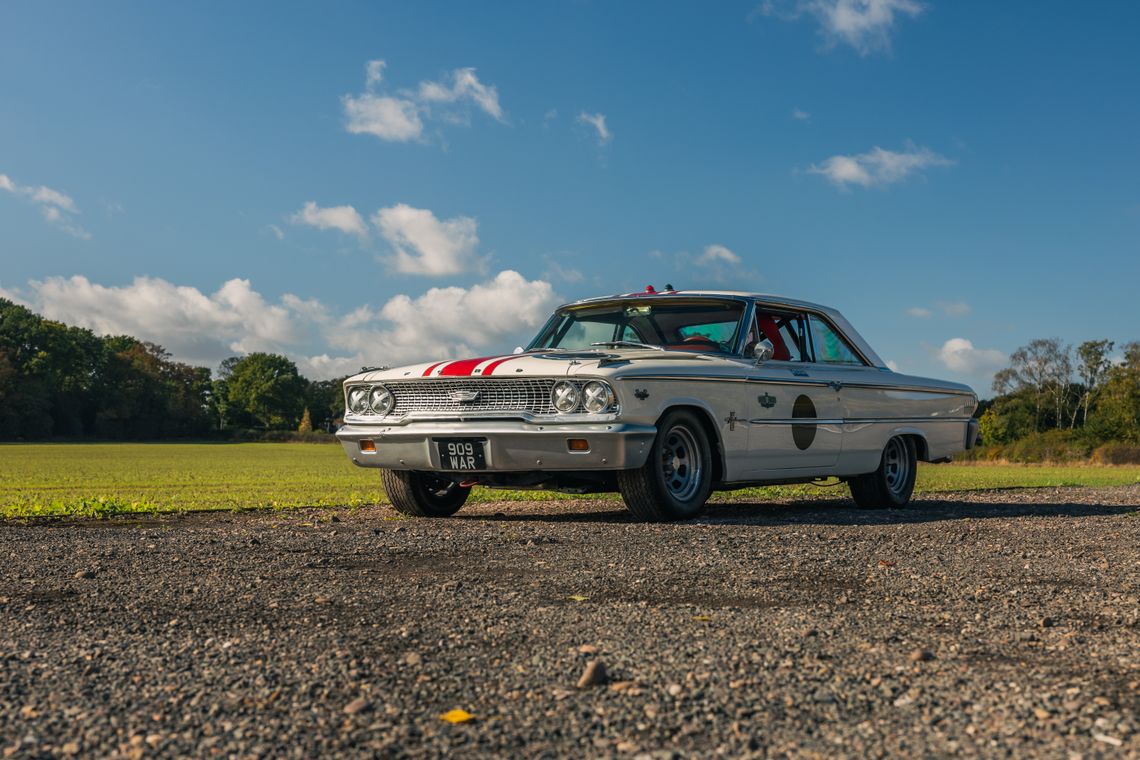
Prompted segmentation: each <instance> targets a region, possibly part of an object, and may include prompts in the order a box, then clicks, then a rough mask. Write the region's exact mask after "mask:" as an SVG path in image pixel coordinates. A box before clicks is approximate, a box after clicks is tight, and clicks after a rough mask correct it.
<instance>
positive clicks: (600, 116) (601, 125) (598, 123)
mask: <svg viewBox="0 0 1140 760" xmlns="http://www.w3.org/2000/svg"><path fill="white" fill-rule="evenodd" d="M578 123H579V124H588V125H589V126H591V127H593V128H594V131H596V132H597V133H598V145H605V144H606V143H608V142H609V141H610V140H612V139H613V133H612V132H610V130H609V127H607V126H606V115H605V114H604V113H586V112H585V111H582V112H581V113H579V114H578Z"/></svg>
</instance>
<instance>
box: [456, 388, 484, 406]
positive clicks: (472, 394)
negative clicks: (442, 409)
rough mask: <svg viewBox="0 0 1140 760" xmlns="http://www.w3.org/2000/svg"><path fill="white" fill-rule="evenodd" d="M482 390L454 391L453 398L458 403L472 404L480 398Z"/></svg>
mask: <svg viewBox="0 0 1140 760" xmlns="http://www.w3.org/2000/svg"><path fill="white" fill-rule="evenodd" d="M480 394H481V391H452V392H451V400H452V401H454V402H455V403H457V404H471V403H474V402H476V401H478V400H479V396H480Z"/></svg>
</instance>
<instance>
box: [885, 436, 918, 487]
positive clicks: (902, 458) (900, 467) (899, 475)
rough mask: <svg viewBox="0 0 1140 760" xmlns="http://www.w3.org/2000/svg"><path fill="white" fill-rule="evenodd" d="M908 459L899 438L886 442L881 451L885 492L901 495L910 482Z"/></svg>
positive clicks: (904, 447) (909, 463)
mask: <svg viewBox="0 0 1140 760" xmlns="http://www.w3.org/2000/svg"><path fill="white" fill-rule="evenodd" d="M910 468H911V462H910V457H908V456H907V450H906V446H905V444H904V443H903V440H902V439H901V438H892V439H891V440H889V441H887V447H886V449H885V450H884V451H883V479H884V480H885V481H886V486H887V490H888V491H890V492H891V493H892V494H894V495H896V496H897V495H899V494H901V493H902V492H903V491H904V490H905V489H906V486H907V483H908V481H909V480H910Z"/></svg>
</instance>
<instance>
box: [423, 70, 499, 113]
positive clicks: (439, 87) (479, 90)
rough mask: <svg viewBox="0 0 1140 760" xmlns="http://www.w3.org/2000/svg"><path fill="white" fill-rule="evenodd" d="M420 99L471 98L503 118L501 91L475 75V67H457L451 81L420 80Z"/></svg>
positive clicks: (446, 100) (431, 101)
mask: <svg viewBox="0 0 1140 760" xmlns="http://www.w3.org/2000/svg"><path fill="white" fill-rule="evenodd" d="M418 100H419V101H420V102H421V103H456V102H460V101H464V100H469V101H471V102H472V103H474V104H475V105H476V106H478V107H479V108H480V109H481V110H482V111H484V112H485V113H486V114H487V115H488V116H490V117H492V118H494V119H496V120H497V121H502V120H503V109H502V106H500V105H499V91H498V90H497V89H495V88H494V87H491V86H488V85H485V84H483V83H482V82H480V81H479V77H477V76H475V69H473V68H465V69H456V70H455V71H453V72H451V83H450V84H444V83H443V82H420V87H419V91H418Z"/></svg>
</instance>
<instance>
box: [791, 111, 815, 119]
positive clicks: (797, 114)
mask: <svg viewBox="0 0 1140 760" xmlns="http://www.w3.org/2000/svg"><path fill="white" fill-rule="evenodd" d="M792 118H793V119H795V120H796V121H808V120H809V119H811V114H810V113H808V112H807V111H804V110H801V109H799V108H793V109H792Z"/></svg>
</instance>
